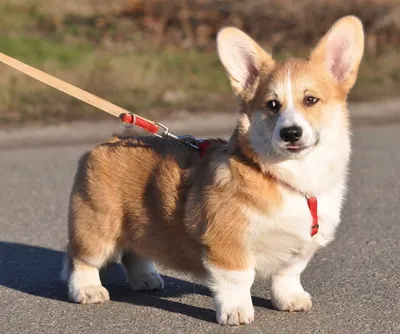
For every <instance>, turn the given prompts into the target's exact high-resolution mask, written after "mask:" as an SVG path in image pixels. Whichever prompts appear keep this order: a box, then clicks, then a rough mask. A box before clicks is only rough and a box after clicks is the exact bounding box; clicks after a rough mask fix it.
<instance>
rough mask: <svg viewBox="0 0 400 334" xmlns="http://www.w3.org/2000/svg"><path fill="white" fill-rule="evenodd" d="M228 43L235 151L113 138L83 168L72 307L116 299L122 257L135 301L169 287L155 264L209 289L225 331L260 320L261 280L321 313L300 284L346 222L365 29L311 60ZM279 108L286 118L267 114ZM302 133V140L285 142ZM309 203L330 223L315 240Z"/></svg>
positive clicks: (320, 48) (71, 255)
mask: <svg viewBox="0 0 400 334" xmlns="http://www.w3.org/2000/svg"><path fill="white" fill-rule="evenodd" d="M217 44H218V53H219V56H220V59H221V62H222V64H223V65H224V67H225V69H226V71H227V74H228V76H229V79H230V81H231V83H232V87H233V90H234V92H235V94H236V95H237V96H238V98H239V99H240V100H241V104H240V105H241V109H240V116H239V119H238V123H237V127H236V129H235V130H234V132H233V134H232V136H231V138H230V140H229V141H228V142H225V141H222V140H212V141H211V142H210V147H209V148H208V149H207V151H206V153H205V155H204V156H203V157H200V156H199V153H198V152H197V151H196V150H194V149H193V148H191V147H189V146H188V145H182V144H180V143H177V142H176V141H173V140H167V139H159V138H153V137H142V138H113V139H111V140H110V141H108V142H106V143H103V144H102V145H99V146H97V147H95V148H93V149H92V150H91V151H90V152H88V153H86V154H85V155H84V156H83V157H82V158H81V160H80V163H79V167H78V171H77V174H76V177H75V182H74V185H73V189H72V192H71V199H70V209H69V245H68V257H67V259H66V261H65V270H64V271H63V273H64V276H66V278H67V279H68V288H69V295H70V298H71V299H72V300H73V301H75V302H78V303H99V302H104V301H106V300H108V299H109V295H108V291H107V290H106V289H105V288H104V287H103V286H102V285H101V281H100V278H99V275H98V271H99V269H100V268H101V267H103V266H105V265H106V264H107V263H108V262H110V261H115V260H118V258H119V257H122V263H123V265H124V266H125V268H126V270H127V274H128V275H127V276H128V279H129V281H130V283H131V285H132V288H133V289H134V290H152V289H160V288H162V287H163V285H164V283H163V281H162V278H161V276H160V275H159V274H158V272H157V271H156V269H155V266H154V265H153V262H155V263H156V264H157V265H159V266H161V267H169V268H172V269H175V270H178V271H185V272H189V273H191V274H192V275H194V276H196V277H199V278H202V279H203V280H204V282H206V284H207V285H208V287H209V288H210V290H211V291H212V293H213V297H214V302H215V306H216V311H217V312H216V314H217V321H218V322H219V323H221V324H228V325H238V324H246V323H250V322H252V321H253V319H254V308H253V305H252V301H251V295H250V288H251V285H252V284H253V280H254V278H255V276H256V275H257V276H259V277H262V278H266V279H267V280H268V281H269V282H270V286H271V295H272V301H273V303H274V305H275V306H276V308H277V309H279V310H285V311H308V310H309V309H310V308H311V305H312V303H311V297H310V295H309V294H308V293H307V292H306V291H304V289H303V287H302V285H301V282H300V275H301V272H302V271H303V270H304V268H305V267H306V265H307V263H308V261H309V260H310V259H311V258H312V256H313V254H314V253H315V251H316V250H318V249H319V248H320V247H322V246H325V245H326V244H328V243H329V242H330V241H331V240H333V238H334V234H335V230H336V227H337V226H338V224H339V222H340V212H341V207H342V203H343V198H344V194H345V190H346V179H347V169H348V163H349V158H350V130H349V121H348V118H349V116H348V110H347V105H346V98H347V94H348V92H349V90H350V89H351V87H352V86H353V85H354V83H355V81H356V77H357V70H358V66H359V64H360V61H361V58H362V54H363V46H364V44H363V29H362V25H361V22H360V21H359V20H358V19H357V18H355V17H351V16H350V17H345V18H343V19H341V20H339V21H338V22H336V23H335V24H334V26H333V27H332V28H331V30H330V31H329V32H328V33H327V34H326V35H325V36H324V37H323V38H322V39H321V40H320V42H319V43H318V45H317V46H316V48H315V49H314V50H313V51H312V52H311V55H310V58H309V59H307V60H300V59H289V60H286V61H283V62H276V61H275V60H274V59H273V58H272V56H271V55H269V54H268V53H267V52H266V51H264V50H263V49H262V48H261V47H260V46H259V45H258V44H257V43H256V42H254V41H253V40H252V39H251V38H250V37H249V36H247V35H246V34H245V33H243V32H242V31H240V30H238V29H235V28H225V29H223V30H221V31H220V32H219V34H218V37H217ZM310 96H311V97H313V98H315V101H316V103H315V104H308V103H306V101H307V97H310ZM270 100H274V101H277V102H279V105H280V106H281V108H280V109H279V110H270V109H269V107H268V103H267V102H268V101H270ZM291 126H297V127H299V128H301V130H302V136H300V137H299V138H296V140H294V139H290V140H288V139H287V138H286V139H283V138H282V135H281V132H282V129H286V128H287V127H291ZM310 196H316V197H317V199H318V215H319V224H320V228H319V231H318V234H316V235H315V236H313V237H311V235H310V229H311V224H312V217H311V214H310V211H309V208H308V205H307V200H306V198H307V197H310ZM111 297H112V296H111Z"/></svg>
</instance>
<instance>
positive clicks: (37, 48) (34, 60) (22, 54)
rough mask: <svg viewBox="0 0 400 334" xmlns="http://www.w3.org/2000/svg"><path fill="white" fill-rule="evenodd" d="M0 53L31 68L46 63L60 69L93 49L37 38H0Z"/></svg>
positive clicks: (82, 57)
mask: <svg viewBox="0 0 400 334" xmlns="http://www.w3.org/2000/svg"><path fill="white" fill-rule="evenodd" d="M0 51H1V52H3V53H5V54H7V55H9V56H11V57H14V58H16V59H19V60H21V61H23V62H26V63H28V64H31V65H33V66H42V65H43V64H46V63H48V62H50V63H53V64H54V65H56V66H57V67H60V68H69V67H71V66H73V65H75V64H77V63H79V62H81V61H82V60H85V58H87V57H88V55H89V54H90V53H91V52H93V47H91V46H90V45H86V46H74V45H65V44H63V43H61V42H57V41H52V40H47V39H43V38H37V37H23V36H18V37H13V38H9V37H2V36H0Z"/></svg>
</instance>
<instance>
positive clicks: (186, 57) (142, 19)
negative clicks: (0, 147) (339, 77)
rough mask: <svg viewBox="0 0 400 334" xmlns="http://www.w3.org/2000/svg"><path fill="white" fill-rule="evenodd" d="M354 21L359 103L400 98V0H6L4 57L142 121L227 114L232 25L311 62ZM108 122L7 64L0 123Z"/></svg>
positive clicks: (2, 8)
mask: <svg viewBox="0 0 400 334" xmlns="http://www.w3.org/2000/svg"><path fill="white" fill-rule="evenodd" d="M348 14H355V15H357V16H359V17H360V18H361V19H362V20H363V22H364V25H365V30H366V33H367V38H366V56H365V59H364V62H363V64H362V67H361V71H360V77H359V80H358V83H357V85H356V87H355V89H354V90H353V92H352V94H351V99H353V100H368V99H377V98H379V99H383V98H387V97H392V96H396V95H397V96H398V95H399V93H398V92H399V91H400V1H399V0H347V1H339V0H319V1H311V0H297V1H292V0H281V1H279V0H259V1H255V0H254V1H252V0H232V1H222V0H168V1H167V0H165V1H162V0H114V1H106V0H80V1H78V0H67V1H61V0H2V1H1V2H0V17H1V20H0V51H1V52H3V53H6V54H8V55H10V56H12V57H15V58H17V59H19V60H21V61H24V62H26V63H28V64H30V65H33V66H35V67H38V68H40V69H42V70H44V71H46V72H48V73H50V74H53V75H55V76H57V77H59V78H61V79H63V80H66V81H68V82H70V83H72V84H75V85H77V86H78V87H80V88H83V89H85V90H88V91H89V92H91V93H94V94H96V95H99V96H100V97H103V98H105V99H107V100H110V101H112V102H114V103H116V104H118V105H121V106H123V107H125V108H127V109H129V110H131V111H134V112H138V113H139V114H141V115H144V116H156V114H160V113H162V114H163V116H165V115H166V114H168V113H170V112H171V111H174V110H182V109H184V110H187V111H190V112H196V111H202V110H221V111H223V110H228V109H231V108H233V107H234V105H235V103H236V100H235V98H234V97H233V95H232V94H231V92H230V87H229V85H228V81H227V79H226V76H225V73H224V71H223V69H222V66H221V65H220V63H219V61H218V59H217V56H216V53H215V35H216V33H217V31H218V30H219V29H220V28H221V27H222V26H227V25H233V26H236V27H238V28H240V29H243V30H245V31H246V32H248V33H249V34H250V35H251V36H252V37H253V38H254V39H256V40H257V41H258V42H260V44H261V45H262V46H263V47H265V48H266V49H267V50H268V51H270V52H272V53H273V55H274V56H275V57H276V58H278V59H282V58H285V57H286V56H289V55H290V56H293V55H295V56H296V55H297V56H307V54H308V52H309V48H310V47H312V46H313V45H314V44H315V43H316V42H317V40H318V39H319V37H321V36H322V35H323V34H324V33H325V32H326V31H327V29H328V28H329V27H330V25H331V24H332V23H333V22H334V21H335V20H336V19H338V18H339V17H341V16H343V15H348ZM94 114H95V115H96V117H98V118H99V119H102V118H104V117H106V114H105V113H102V112H98V111H97V110H95V109H93V108H92V107H89V106H86V105H85V104H83V103H81V102H78V101H76V100H75V99H73V98H71V97H69V96H67V95H65V94H63V93H60V92H57V91H56V90H54V89H52V88H48V87H47V86H45V85H43V84H40V83H38V82H36V81H35V80H33V79H30V78H28V77H26V76H24V75H22V74H19V73H18V72H16V71H15V70H12V69H10V68H8V67H6V66H5V65H1V64H0V124H3V125H4V124H17V123H18V124H19V123H21V122H24V121H28V120H29V121H36V122H38V123H54V122H60V121H70V120H76V119H84V118H89V117H90V118H92V117H93V115H94Z"/></svg>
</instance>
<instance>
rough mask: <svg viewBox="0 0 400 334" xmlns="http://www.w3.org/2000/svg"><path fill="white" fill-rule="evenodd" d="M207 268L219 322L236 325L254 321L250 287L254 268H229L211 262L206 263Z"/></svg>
mask: <svg viewBox="0 0 400 334" xmlns="http://www.w3.org/2000/svg"><path fill="white" fill-rule="evenodd" d="M206 268H207V271H208V287H209V288H210V290H211V291H212V293H213V297H214V303H215V307H216V310H217V321H218V323H220V324H223V325H234V326H235V325H240V324H249V323H251V322H253V320H254V308H253V303H252V300H251V294H250V288H251V286H252V284H253V281H254V268H249V269H246V270H228V269H224V268H222V267H220V266H218V265H217V264H210V263H208V264H206Z"/></svg>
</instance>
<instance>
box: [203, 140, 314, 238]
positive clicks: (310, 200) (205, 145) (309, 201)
mask: <svg viewBox="0 0 400 334" xmlns="http://www.w3.org/2000/svg"><path fill="white" fill-rule="evenodd" d="M210 144H211V143H210V142H209V141H202V142H200V143H199V144H198V147H199V150H200V158H202V157H203V156H204V154H206V151H207V149H208V147H209V146H210ZM288 187H290V186H289V185H288ZM290 188H292V187H290ZM306 199H307V204H308V208H309V210H310V213H311V217H312V225H311V236H312V237H313V236H314V235H316V234H317V233H318V229H319V224H318V201H317V198H316V197H315V196H313V197H306Z"/></svg>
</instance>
